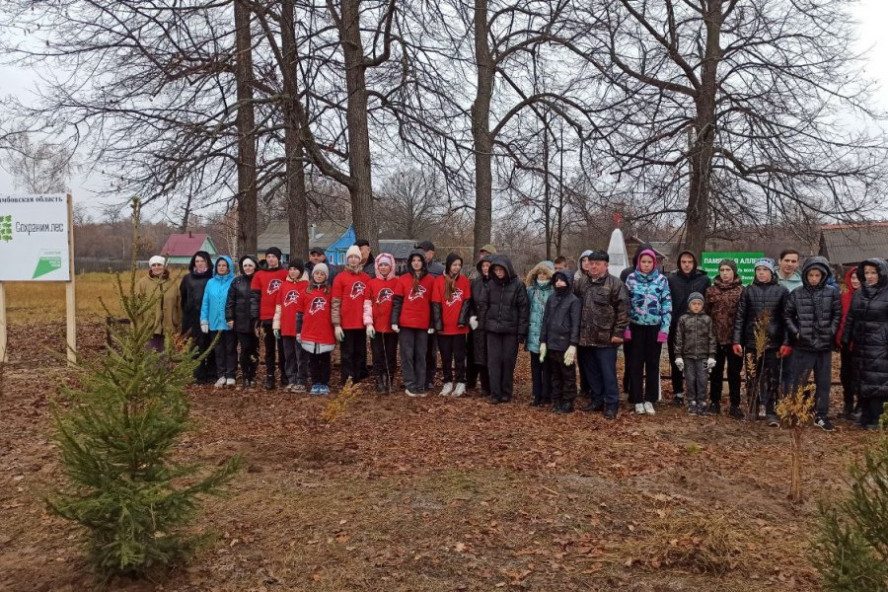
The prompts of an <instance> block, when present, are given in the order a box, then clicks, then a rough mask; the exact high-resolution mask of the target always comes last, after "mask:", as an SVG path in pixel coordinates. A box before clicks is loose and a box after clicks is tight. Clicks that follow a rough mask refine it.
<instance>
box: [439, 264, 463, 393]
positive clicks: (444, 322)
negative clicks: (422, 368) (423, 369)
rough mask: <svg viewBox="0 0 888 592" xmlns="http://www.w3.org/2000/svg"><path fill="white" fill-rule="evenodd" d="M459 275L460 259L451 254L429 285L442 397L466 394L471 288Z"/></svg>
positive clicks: (460, 269) (460, 270)
mask: <svg viewBox="0 0 888 592" xmlns="http://www.w3.org/2000/svg"><path fill="white" fill-rule="evenodd" d="M461 272H462V257H460V256H459V255H457V254H456V253H450V254H449V255H447V259H446V260H445V263H444V275H442V276H440V277H437V278H435V282H434V284H433V286H432V320H433V324H434V327H435V334H436V335H437V336H438V349H439V350H440V351H441V366H442V368H443V370H444V386H443V387H442V388H441V395H442V396H445V397H447V396H451V395H452V396H454V397H462V396H463V395H465V394H466V334H467V333H468V332H469V328H468V319H469V314H468V312H469V308H470V302H471V298H472V288H471V286H470V285H469V278H467V277H466V276H464V275H463V274H462V273H461ZM454 366H456V375H455V380H454Z"/></svg>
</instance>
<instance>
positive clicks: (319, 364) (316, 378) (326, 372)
mask: <svg viewBox="0 0 888 592" xmlns="http://www.w3.org/2000/svg"><path fill="white" fill-rule="evenodd" d="M305 353H306V354H308V359H309V364H310V365H311V383H312V384H313V385H314V384H323V385H324V386H328V385H329V384H330V356H331V353H332V352H324V353H322V354H313V353H309V352H305Z"/></svg>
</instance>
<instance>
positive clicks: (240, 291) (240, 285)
mask: <svg viewBox="0 0 888 592" xmlns="http://www.w3.org/2000/svg"><path fill="white" fill-rule="evenodd" d="M247 259H249V260H250V261H252V262H253V265H255V266H256V267H255V269H259V263H258V262H257V261H256V259H254V258H253V257H250V256H249V255H244V256H243V257H241V258H240V260H239V261H238V262H237V267H238V269H239V270H240V275H239V276H237V277H236V278H234V281H233V282H231V286H230V287H229V288H228V300H226V301H225V321H226V322H227V321H234V330H235V331H236V332H237V333H250V332H252V331H253V327H255V326H256V321H257V320H258V317H253V316H252V314H251V311H250V285H251V284H252V282H253V275H252V274H251V275H247V274H245V273H244V261H246V260H247ZM254 273H255V272H254Z"/></svg>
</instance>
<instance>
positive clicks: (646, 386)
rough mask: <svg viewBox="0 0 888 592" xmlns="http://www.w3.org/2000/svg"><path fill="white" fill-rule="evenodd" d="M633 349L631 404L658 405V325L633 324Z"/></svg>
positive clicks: (630, 385) (630, 358)
mask: <svg viewBox="0 0 888 592" xmlns="http://www.w3.org/2000/svg"><path fill="white" fill-rule="evenodd" d="M631 329H632V349H631V351H630V357H629V402H630V403H633V404H636V405H637V404H638V403H644V402H648V403H656V402H657V399H659V398H660V352H661V351H662V350H663V344H661V343H657V333H659V332H660V327H659V326H658V325H636V324H635V323H632V325H631Z"/></svg>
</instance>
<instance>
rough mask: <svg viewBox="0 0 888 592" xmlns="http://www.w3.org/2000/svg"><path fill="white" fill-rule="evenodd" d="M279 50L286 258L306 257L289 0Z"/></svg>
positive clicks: (302, 163)
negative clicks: (280, 62) (282, 84)
mask: <svg viewBox="0 0 888 592" xmlns="http://www.w3.org/2000/svg"><path fill="white" fill-rule="evenodd" d="M281 50H282V53H283V59H284V63H283V67H282V68H281V70H282V76H283V81H284V93H285V95H286V96H285V98H284V101H283V105H282V110H283V115H284V125H285V128H284V149H285V150H286V154H287V164H286V169H287V228H288V230H289V234H290V245H289V246H290V258H291V259H293V258H294V257H300V258H302V257H307V256H308V249H309V248H311V247H310V246H309V244H308V216H307V213H308V196H307V193H306V190H305V160H304V150H303V147H302V142H301V141H300V139H299V137H300V135H299V118H298V116H297V115H296V113H295V110H294V109H293V106H294V104H295V102H296V101H298V100H299V93H298V90H297V85H296V59H297V55H296V30H295V20H294V2H293V0H283V1H282V2H281Z"/></svg>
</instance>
